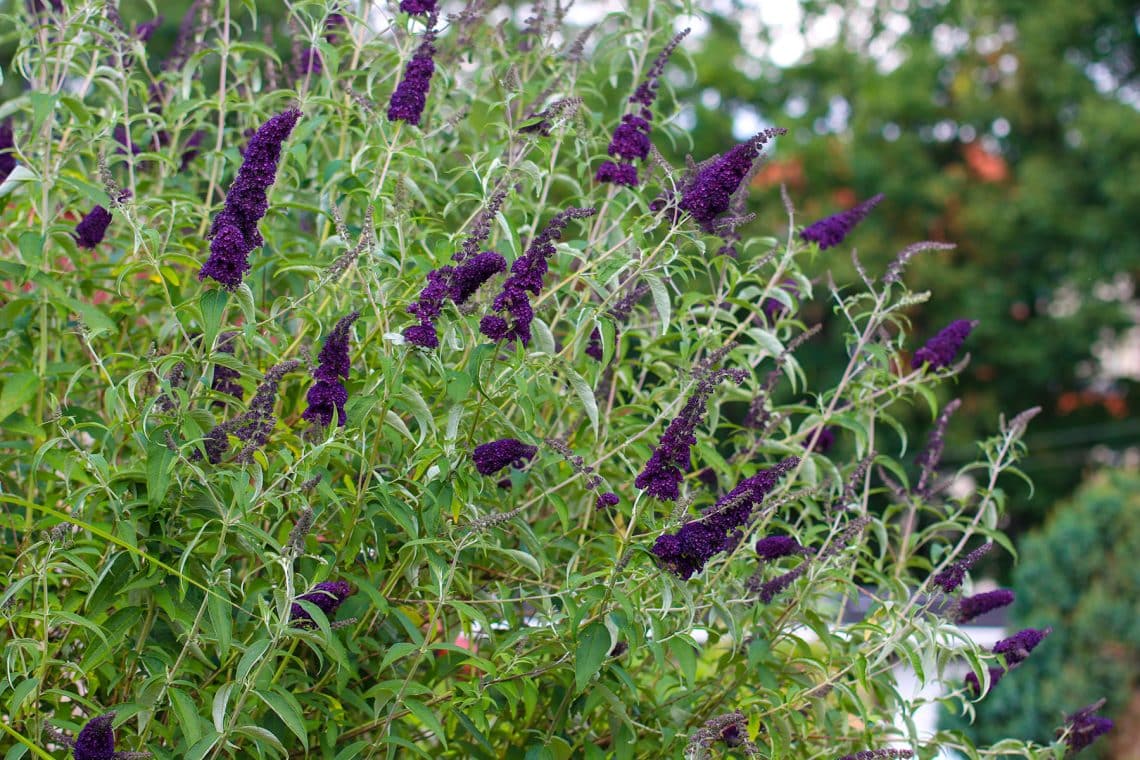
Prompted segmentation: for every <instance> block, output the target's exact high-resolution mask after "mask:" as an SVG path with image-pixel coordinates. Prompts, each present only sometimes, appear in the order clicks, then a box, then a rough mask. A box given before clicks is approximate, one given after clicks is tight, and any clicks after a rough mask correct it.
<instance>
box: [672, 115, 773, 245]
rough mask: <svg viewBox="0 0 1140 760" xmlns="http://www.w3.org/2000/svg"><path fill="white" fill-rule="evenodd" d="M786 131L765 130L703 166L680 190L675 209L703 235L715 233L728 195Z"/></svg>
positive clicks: (729, 198) (726, 209)
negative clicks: (764, 150)
mask: <svg viewBox="0 0 1140 760" xmlns="http://www.w3.org/2000/svg"><path fill="white" fill-rule="evenodd" d="M787 131H788V130H786V129H783V128H780V127H776V128H772V129H766V130H764V131H763V132H760V133H759V134H757V135H755V136H754V137H752V138H750V139H748V140H746V141H744V142H742V143H740V144H738V145H736V146H734V147H733V148H731V149H730V150H728V151H727V152H725V153H723V154H721V155H719V156H716V157H714V158H712V159H710V160H709V161H707V162H705V163H704V164H703V165H702V166H701V168H700V169H699V170H698V171H697V173H696V175H695V176H694V177H693V178H692V179H690V180H689V181H688V182H686V183H685V185H684V187H683V188H682V189H681V201H680V203H678V204H677V205H678V206H679V207H680V209H681V210H682V211H688V212H689V213H690V214H692V216H693V219H694V220H695V221H696V222H697V224H698V225H700V227H701V229H703V230H704V231H705V232H709V233H712V232H715V231H716V221H717V217H719V216H720V215H721V214H723V213H724V212H725V211H728V207H729V205H730V204H731V202H732V194H733V193H735V192H736V190H737V188H739V187H740V183H741V182H742V181H743V180H744V177H745V175H747V174H748V171H749V170H750V169H751V168H752V164H753V163H754V162H755V161H756V160H757V159H758V158H759V157H760V150H761V149H762V148H763V147H764V145H765V143H767V142H768V141H769V140H771V139H772V138H773V137H777V136H779V135H783V134H786V133H787Z"/></svg>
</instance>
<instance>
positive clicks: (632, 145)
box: [594, 29, 689, 187]
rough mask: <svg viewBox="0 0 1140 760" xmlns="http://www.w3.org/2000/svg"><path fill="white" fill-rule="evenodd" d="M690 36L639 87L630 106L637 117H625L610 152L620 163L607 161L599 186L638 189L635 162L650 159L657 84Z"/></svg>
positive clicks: (672, 44)
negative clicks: (676, 52) (675, 52)
mask: <svg viewBox="0 0 1140 760" xmlns="http://www.w3.org/2000/svg"><path fill="white" fill-rule="evenodd" d="M688 33H689V30H688V29H685V30H684V31H682V32H679V33H678V34H677V35H675V36H674V37H673V39H671V40H670V41H669V43H668V44H667V45H666V46H665V47H664V48H662V50H661V52H660V53H658V54H657V58H656V59H655V60H654V61H653V65H652V66H651V67H650V69H649V72H648V73H647V74H646V75H645V79H644V80H643V81H642V82H641V84H639V85H638V86H637V89H636V90H635V91H634V93H633V95H631V96H630V98H629V102H630V103H631V104H633V106H634V107H635V109H636V111H637V112H636V113H627V114H625V115H624V116H622V117H621V124H619V125H618V126H617V128H616V129H615V130H614V134H613V137H612V138H611V139H610V144H609V147H608V148H607V149H606V152H607V153H609V154H610V155H611V156H614V157H616V158H617V159H618V161H617V162H616V163H615V162H614V161H606V162H605V163H603V164H602V165H601V166H600V167H599V168H598V172H597V174H595V175H594V180H595V181H597V182H610V183H613V184H615V185H625V186H626V187H637V184H638V180H637V167H635V166H634V165H633V162H634V161H638V160H641V161H644V160H645V159H646V158H647V157H648V156H649V149H650V146H651V144H650V141H649V133H650V130H651V129H652V126H651V125H650V123H649V122H650V120H651V119H652V118H653V111H652V110H651V108H652V106H653V101H655V100H656V99H657V84H658V81H659V80H660V79H661V75H662V74H663V73H664V72H665V64H666V63H667V62H668V60H669V56H671V55H672V54H673V51H674V50H676V49H677V46H678V45H680V44H681V40H683V39H684V38H685V35H687V34H688Z"/></svg>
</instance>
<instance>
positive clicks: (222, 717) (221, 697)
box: [210, 683, 234, 733]
mask: <svg viewBox="0 0 1140 760" xmlns="http://www.w3.org/2000/svg"><path fill="white" fill-rule="evenodd" d="M233 690H234V685H233V683H227V684H223V685H222V688H220V689H218V691H217V693H215V694H214V704H213V706H212V707H211V708H210V717H212V718H213V719H214V730H215V731H218V732H219V733H220V732H222V731H225V730H226V706H227V705H228V704H229V701H230V692H231V691H233Z"/></svg>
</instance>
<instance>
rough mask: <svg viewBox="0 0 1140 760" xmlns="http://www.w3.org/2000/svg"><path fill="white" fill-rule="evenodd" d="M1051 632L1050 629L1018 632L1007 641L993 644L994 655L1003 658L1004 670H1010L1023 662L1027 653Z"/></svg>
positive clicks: (1032, 629) (1027, 655) (1003, 640)
mask: <svg viewBox="0 0 1140 760" xmlns="http://www.w3.org/2000/svg"><path fill="white" fill-rule="evenodd" d="M1052 631H1053V629H1052V628H1040V629H1038V628H1026V629H1024V630H1021V631H1018V632H1017V633H1015V634H1013V635H1012V636H1010V637H1009V638H1008V639H1002V640H1001V641H999V642H998V643H996V644H994V650H993V651H994V654H1000V655H1002V656H1003V657H1005V665H1006V668H1011V667H1013V666H1014V665H1017V664H1019V663H1021V662H1024V661H1025V659H1026V658H1027V657H1029V653H1030V652H1032V651H1033V650H1034V649H1035V648H1036V647H1037V645H1038V644H1040V643H1041V642H1042V641H1044V640H1045V637H1046V636H1048V635H1049V634H1050V633H1051V632H1052Z"/></svg>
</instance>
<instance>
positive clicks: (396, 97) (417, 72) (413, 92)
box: [388, 14, 436, 127]
mask: <svg viewBox="0 0 1140 760" xmlns="http://www.w3.org/2000/svg"><path fill="white" fill-rule="evenodd" d="M429 25H430V26H432V27H434V26H435V16H434V14H433V15H432V17H431V21H430V22H429ZM435 35H436V32H435V29H434V28H432V29H428V30H427V31H426V32H424V39H423V42H421V43H420V46H419V47H418V48H416V52H415V53H414V54H413V55H412V57H411V60H409V61H408V65H407V67H406V68H405V69H404V78H403V79H401V80H400V83H399V84H397V85H396V91H395V92H393V93H392V99H391V100H390V101H389V102H388V121H406V122H408V123H409V124H412V125H414V126H417V127H418V126H419V125H420V117H421V116H423V112H424V106H425V105H427V96H428V91H429V90H430V89H431V78H432V75H433V74H435V61H434V60H432V59H433V57H434V56H435V53H436V48H435Z"/></svg>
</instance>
